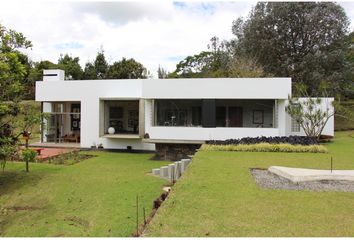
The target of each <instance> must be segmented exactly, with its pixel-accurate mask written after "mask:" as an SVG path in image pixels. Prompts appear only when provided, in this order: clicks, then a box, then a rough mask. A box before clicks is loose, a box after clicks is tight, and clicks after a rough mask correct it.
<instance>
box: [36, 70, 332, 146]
mask: <svg viewBox="0 0 354 240" xmlns="http://www.w3.org/2000/svg"><path fill="white" fill-rule="evenodd" d="M289 95H291V79H290V78H204V79H119V80H114V79H112V80H80V81H77V80H76V81H75V80H64V72H63V71H62V70H44V76H43V81H38V82H37V83H36V101H40V102H41V103H42V111H43V112H46V113H48V115H49V118H48V120H47V121H46V124H44V125H43V131H42V138H41V141H42V142H43V143H46V142H53V143H67V142H70V143H76V144H80V147H81V148H90V147H92V146H95V145H102V146H103V147H104V148H106V149H127V148H128V149H137V150H155V147H156V146H157V145H158V144H201V143H203V142H205V141H207V140H225V139H230V138H241V137H256V136H288V135H304V133H303V132H302V130H301V129H300V127H299V125H298V124H297V123H296V122H294V121H292V119H291V117H290V116H289V115H288V114H287V113H286V112H285V106H286V104H287V99H288V96H289ZM325 100H326V101H324V103H323V106H321V107H326V108H327V107H332V105H331V104H326V102H331V101H333V99H325ZM323 134H325V135H331V136H333V135H334V120H333V118H331V119H330V120H329V121H328V123H327V125H326V127H325V129H324V131H323Z"/></svg>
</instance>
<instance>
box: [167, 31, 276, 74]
mask: <svg viewBox="0 0 354 240" xmlns="http://www.w3.org/2000/svg"><path fill="white" fill-rule="evenodd" d="M234 44H235V42H234V41H225V40H224V41H220V40H219V38H217V37H213V38H211V39H210V43H209V44H208V51H202V52H200V53H199V54H195V55H193V56H188V57H186V58H185V59H184V60H182V61H180V62H179V63H178V64H177V65H176V70H175V71H174V72H172V73H170V74H169V75H168V76H169V77H171V78H197V77H199V78H205V77H264V76H267V75H269V74H265V73H264V71H263V68H262V67H261V66H260V65H259V64H258V62H257V61H256V59H254V58H249V57H246V56H241V55H240V56H239V55H237V54H235V49H234V47H233V46H234Z"/></svg>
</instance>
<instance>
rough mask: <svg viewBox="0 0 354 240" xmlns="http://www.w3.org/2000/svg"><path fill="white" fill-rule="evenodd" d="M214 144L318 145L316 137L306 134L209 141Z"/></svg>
mask: <svg viewBox="0 0 354 240" xmlns="http://www.w3.org/2000/svg"><path fill="white" fill-rule="evenodd" d="M207 143H208V144H213V145H230V144H232V145H237V144H257V143H271V144H278V143H288V144H292V145H316V144H318V142H317V140H316V139H315V138H311V137H306V136H289V137H254V138H251V137H245V138H241V139H227V140H225V141H219V140H211V141H208V142H207Z"/></svg>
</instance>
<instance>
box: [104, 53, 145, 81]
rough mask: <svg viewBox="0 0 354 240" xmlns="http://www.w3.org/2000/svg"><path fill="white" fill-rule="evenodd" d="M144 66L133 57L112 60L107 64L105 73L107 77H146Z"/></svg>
mask: <svg viewBox="0 0 354 240" xmlns="http://www.w3.org/2000/svg"><path fill="white" fill-rule="evenodd" d="M146 73H147V72H146V68H145V67H144V66H143V65H142V64H141V63H139V62H137V61H135V60H134V59H133V58H131V59H125V58H122V60H121V61H118V62H114V63H113V64H112V65H111V66H109V70H108V73H107V76H108V78H116V79H132V78H146V77H147V76H146Z"/></svg>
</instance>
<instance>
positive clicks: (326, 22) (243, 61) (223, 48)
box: [167, 2, 354, 98]
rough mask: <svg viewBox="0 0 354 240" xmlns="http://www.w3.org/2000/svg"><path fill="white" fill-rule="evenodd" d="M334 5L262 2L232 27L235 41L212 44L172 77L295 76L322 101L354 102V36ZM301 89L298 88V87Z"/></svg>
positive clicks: (184, 62) (179, 66) (187, 60)
mask: <svg viewBox="0 0 354 240" xmlns="http://www.w3.org/2000/svg"><path fill="white" fill-rule="evenodd" d="M348 26H349V20H348V18H347V16H346V14H345V12H344V10H343V8H342V7H341V6H340V5H338V4H336V3H332V2H259V3H257V4H256V6H255V7H254V8H253V9H252V10H251V12H250V13H249V16H248V17H247V18H246V19H243V18H238V19H236V20H235V21H234V22H233V23H232V33H233V34H234V36H235V37H234V38H233V39H231V40H223V41H220V40H219V39H218V38H217V37H213V38H212V39H211V42H210V44H209V45H208V50H207V51H203V52H201V53H198V54H196V55H193V56H188V57H186V58H185V59H184V60H182V61H181V62H179V63H178V64H177V66H176V70H175V71H174V72H172V73H169V74H167V76H168V77H176V78H190V77H266V76H272V77H291V78H292V81H293V84H294V85H302V86H306V87H307V91H308V93H309V94H310V95H317V96H320V95H321V94H322V89H323V86H326V88H327V91H328V94H329V95H331V96H341V97H347V98H354V82H353V79H354V33H350V34H349V32H348ZM294 89H296V88H294Z"/></svg>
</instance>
